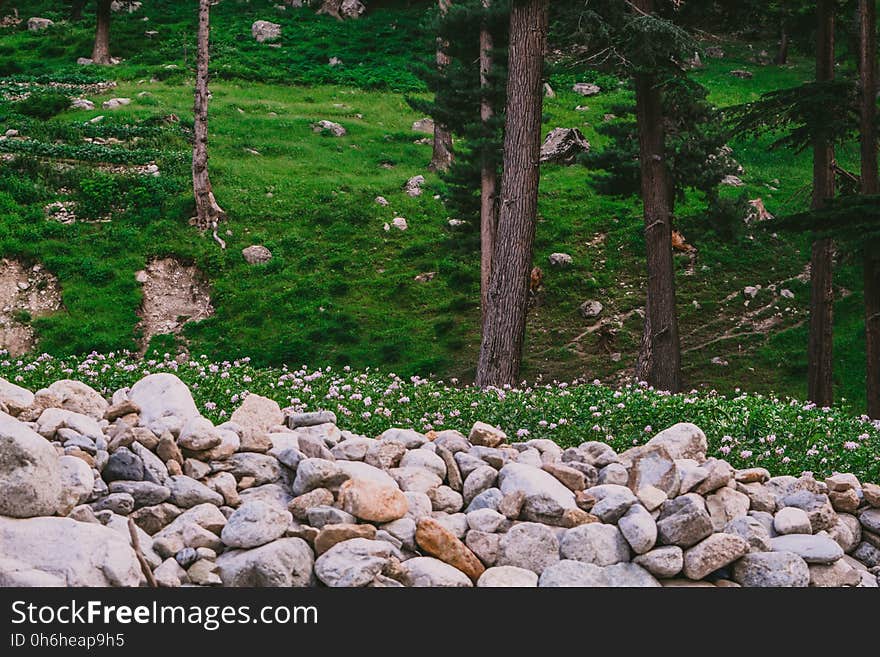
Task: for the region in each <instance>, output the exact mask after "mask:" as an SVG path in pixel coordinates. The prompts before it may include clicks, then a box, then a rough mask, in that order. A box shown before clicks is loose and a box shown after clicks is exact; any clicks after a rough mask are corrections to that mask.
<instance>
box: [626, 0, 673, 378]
mask: <svg viewBox="0 0 880 657" xmlns="http://www.w3.org/2000/svg"><path fill="white" fill-rule="evenodd" d="M653 4H654V3H653V0H634V2H633V5H634V7H635V9H634V10H635V11H640V12H643V13H646V14H649V13H651V12H652V11H653ZM635 86H636V120H637V123H638V128H639V162H640V167H641V179H642V180H641V189H642V204H643V206H644V217H645V250H646V262H647V274H648V297H647V301H646V303H645V330H644V333H643V336H642V344H641V350H640V353H639V358H638V362H637V364H636V375H637V376H638V378H639V379H640V380H643V381H647V382H648V384H650V385H652V386H654V387H655V388H657V389H660V390H668V391H670V392H678V391H679V390H680V389H681V346H680V343H679V334H678V313H677V310H676V304H675V271H674V263H673V256H672V208H673V201H674V192H673V189H672V185H671V182H670V174H669V168H668V166H667V163H666V154H665V150H666V146H665V144H666V135H665V130H664V127H663V125H664V123H663V100H662V96H661V92H660V89H659V87H658V80H657V77H656V76H654V75H651V74H647V73H639V74H636V76H635Z"/></svg>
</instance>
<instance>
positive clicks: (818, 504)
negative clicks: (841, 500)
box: [771, 480, 837, 534]
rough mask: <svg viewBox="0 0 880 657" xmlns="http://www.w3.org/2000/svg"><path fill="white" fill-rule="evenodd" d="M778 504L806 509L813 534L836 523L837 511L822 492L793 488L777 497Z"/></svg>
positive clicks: (826, 529)
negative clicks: (791, 490)
mask: <svg viewBox="0 0 880 657" xmlns="http://www.w3.org/2000/svg"><path fill="white" fill-rule="evenodd" d="M772 481H773V480H771V482H772ZM779 506H780V508H781V507H786V506H793V507H796V508H798V509H803V510H804V511H806V512H807V515H808V516H809V517H810V525H811V526H812V528H813V533H814V534H815V533H816V532H819V531H822V530H825V531H828V530H830V529H831V528H832V527H834V525H836V524H837V513H836V512H835V511H834V507H833V506H831V502H830V500H829V499H828V496H827V495H825V494H822V493H813V492H811V491H809V490H803V489H801V490H795V491H793V492H790V493H787V494H785V495H783V496H782V497H781V498H780V499H779Z"/></svg>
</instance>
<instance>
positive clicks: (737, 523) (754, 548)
mask: <svg viewBox="0 0 880 657" xmlns="http://www.w3.org/2000/svg"><path fill="white" fill-rule="evenodd" d="M724 533H725V534H736V535H737V536H740V537H742V538H744V539H745V540H746V542H747V543H748V544H749V551H750V552H770V550H771V549H772V548H771V545H770V533H769V532H768V531H767V528H766V527H764V525H762V524H761V523H760V522H759V521H758V520H757V519H756V518H753V517H752V516H743V517H741V518H734V519H733V520H731V521H730V522H729V523H727V524H726V525H725V526H724Z"/></svg>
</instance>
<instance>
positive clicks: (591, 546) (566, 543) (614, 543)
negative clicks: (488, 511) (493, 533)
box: [508, 523, 630, 566]
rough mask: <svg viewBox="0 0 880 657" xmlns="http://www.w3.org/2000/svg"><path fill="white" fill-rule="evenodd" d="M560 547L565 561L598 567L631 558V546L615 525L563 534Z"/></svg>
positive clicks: (587, 526) (595, 525) (600, 525)
mask: <svg viewBox="0 0 880 657" xmlns="http://www.w3.org/2000/svg"><path fill="white" fill-rule="evenodd" d="M511 531H513V530H511ZM508 533H509V532H508ZM560 547H561V553H562V557H563V558H564V559H573V560H575V561H583V562H585V563H592V564H595V565H597V566H610V565H612V564H616V563H620V562H622V561H629V558H630V551H629V545H627V542H626V540H625V539H624V538H623V534H621V532H620V530H619V529H618V528H617V527H615V526H614V525H603V524H600V523H590V524H587V525H580V526H579V527H574V528H572V529H569V530H568V531H566V532H565V534H563V536H562V542H561V543H560Z"/></svg>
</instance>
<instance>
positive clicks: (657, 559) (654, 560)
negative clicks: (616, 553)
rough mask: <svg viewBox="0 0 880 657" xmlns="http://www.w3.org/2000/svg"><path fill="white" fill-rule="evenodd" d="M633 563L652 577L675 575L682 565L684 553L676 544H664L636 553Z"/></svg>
mask: <svg viewBox="0 0 880 657" xmlns="http://www.w3.org/2000/svg"><path fill="white" fill-rule="evenodd" d="M633 563H635V564H638V565H640V566H641V567H642V568H644V569H645V570H647V571H648V572H649V573H651V574H652V575H654V577H664V578H668V577H675V576H676V575H678V573H680V572H681V569H682V568H683V567H684V553H683V552H682V549H681V548H680V547H678V546H677V545H666V546H664V547H659V548H654V549H653V550H651V551H650V552H646V553H645V554H640V555H638V556H637V557H636V558H635V559H633Z"/></svg>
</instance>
